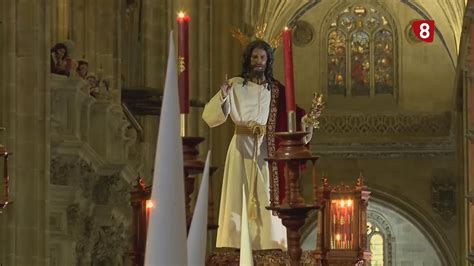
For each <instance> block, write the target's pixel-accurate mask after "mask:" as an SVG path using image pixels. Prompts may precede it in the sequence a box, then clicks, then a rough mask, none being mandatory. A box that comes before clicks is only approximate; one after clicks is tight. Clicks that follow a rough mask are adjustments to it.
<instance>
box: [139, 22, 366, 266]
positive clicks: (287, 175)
mask: <svg viewBox="0 0 474 266" xmlns="http://www.w3.org/2000/svg"><path fill="white" fill-rule="evenodd" d="M177 20H178V26H179V27H178V28H179V31H178V37H179V38H178V40H179V47H178V68H179V76H178V78H179V80H178V82H179V94H180V111H181V137H182V140H183V155H184V173H185V175H184V178H185V195H184V196H185V202H186V221H187V226H188V230H189V226H190V222H191V219H192V213H191V207H190V196H191V194H192V193H193V191H194V181H195V180H194V178H195V176H196V175H198V174H201V173H202V172H203V169H204V162H203V161H201V160H199V158H198V157H199V152H198V149H197V146H198V145H199V144H200V143H201V142H202V141H203V140H204V138H202V137H192V136H188V132H187V123H188V121H187V115H188V114H189V77H188V70H189V68H188V65H189V53H188V29H189V28H188V27H189V16H186V15H185V14H184V13H180V14H179V15H178V19H177ZM265 29H266V24H263V25H259V26H257V27H256V31H255V36H257V37H259V36H260V37H262V36H264V35H263V34H262V32H264V31H265ZM233 36H234V37H236V38H237V39H239V40H240V41H241V42H242V40H243V37H242V36H243V35H242V32H241V31H240V30H234V32H233ZM291 38H292V29H290V28H285V29H284V30H283V32H282V33H281V34H280V35H278V36H277V37H276V38H274V39H272V40H270V41H269V43H271V44H272V46H274V47H275V46H276V45H277V43H278V42H280V41H281V39H283V43H284V59H285V95H286V99H285V100H286V111H287V121H288V131H287V132H276V133H275V137H276V138H279V139H280V140H281V143H280V146H279V148H278V150H276V151H275V152H274V154H273V155H272V156H270V157H269V158H267V159H266V160H267V161H268V162H269V163H283V164H284V165H285V171H284V180H285V182H284V183H285V188H284V199H283V200H282V201H281V202H280V200H278V199H275V195H278V193H279V184H278V180H273V179H272V180H271V184H270V189H271V191H270V195H271V199H270V206H268V207H267V209H268V210H269V211H272V212H273V213H274V214H275V215H277V216H278V217H279V218H280V219H281V220H282V223H283V225H284V226H285V227H286V228H287V239H288V251H287V252H286V253H285V252H280V253H278V252H276V253H275V252H270V253H268V254H270V256H273V258H272V259H270V260H265V258H262V255H260V256H259V255H258V253H254V264H256V265H258V264H260V263H262V262H263V263H265V261H272V262H275V264H276V265H287V264H289V265H324V266H325V265H368V263H369V261H370V252H369V251H368V247H367V227H366V217H367V203H368V198H369V195H370V192H369V191H367V188H366V186H365V185H364V183H363V178H362V177H359V178H358V181H357V184H356V186H355V187H354V188H351V187H349V186H345V185H343V184H341V185H339V186H335V187H331V186H330V185H329V182H328V181H327V178H323V179H322V182H321V185H320V186H318V181H317V177H316V166H315V164H316V162H317V160H318V159H319V156H315V155H313V154H312V153H311V151H310V150H309V149H308V147H307V145H306V143H305V137H307V136H308V134H310V132H309V131H311V132H312V129H313V128H318V125H319V122H318V117H319V116H320V115H321V111H322V110H323V107H324V102H323V100H322V95H321V94H317V93H315V94H314V98H313V104H312V107H311V110H310V112H309V113H308V114H307V115H305V116H304V117H303V119H302V121H301V122H302V126H303V130H302V131H297V130H296V113H295V112H296V105H295V97H294V96H295V94H294V84H293V83H294V81H293V80H294V79H293V62H292V40H291ZM307 130H309V131H307ZM308 161H310V162H311V163H312V165H313V166H312V183H313V199H312V201H311V202H309V203H306V202H305V200H304V198H303V197H302V194H301V187H300V182H301V180H300V179H301V169H302V166H303V165H305V164H306V163H307V162H308ZM214 170H215V168H211V174H212V172H214ZM210 184H211V187H210V191H209V195H210V199H209V207H210V210H209V219H208V221H209V224H208V229H209V230H214V229H216V228H217V226H218V225H217V224H215V223H214V221H215V218H214V216H213V213H214V211H213V199H212V194H213V193H212V182H210ZM150 196H151V187H150V186H146V185H145V184H144V182H143V179H142V178H140V177H139V178H137V183H136V185H135V186H134V189H133V191H132V192H131V202H132V207H133V227H134V228H133V229H134V250H133V252H131V255H132V258H133V263H134V265H137V266H141V265H143V263H144V252H145V243H146V231H147V230H146V229H147V224H148V216H149V211H150V207H152V206H150V204H151V202H150V201H148V200H149V198H150ZM314 210H316V211H317V221H318V222H317V232H318V236H317V243H316V250H313V251H307V252H304V253H303V251H302V248H301V243H300V240H301V232H300V229H301V228H302V227H303V225H304V224H305V222H306V218H307V217H308V214H309V213H310V212H311V211H314ZM234 255H235V256H234ZM219 256H220V255H219V254H218V253H213V254H210V259H208V260H207V264H208V265H223V264H222V263H224V264H226V265H229V264H232V265H233V264H234V263H238V253H233V254H231V255H230V256H229V254H225V255H223V256H224V257H225V256H229V257H230V258H220V257H219ZM232 256H234V257H232ZM264 256H265V255H263V257H264ZM278 257H279V258H278ZM272 265H274V264H272Z"/></svg>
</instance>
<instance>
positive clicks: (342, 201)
mask: <svg viewBox="0 0 474 266" xmlns="http://www.w3.org/2000/svg"><path fill="white" fill-rule="evenodd" d="M344 205H345V201H344V200H341V208H344Z"/></svg>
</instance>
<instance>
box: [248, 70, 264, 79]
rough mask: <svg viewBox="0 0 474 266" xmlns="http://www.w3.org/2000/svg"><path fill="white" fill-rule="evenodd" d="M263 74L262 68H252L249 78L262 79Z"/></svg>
mask: <svg viewBox="0 0 474 266" xmlns="http://www.w3.org/2000/svg"><path fill="white" fill-rule="evenodd" d="M264 74H265V67H262V68H257V67H252V72H251V76H253V77H256V78H263V77H264Z"/></svg>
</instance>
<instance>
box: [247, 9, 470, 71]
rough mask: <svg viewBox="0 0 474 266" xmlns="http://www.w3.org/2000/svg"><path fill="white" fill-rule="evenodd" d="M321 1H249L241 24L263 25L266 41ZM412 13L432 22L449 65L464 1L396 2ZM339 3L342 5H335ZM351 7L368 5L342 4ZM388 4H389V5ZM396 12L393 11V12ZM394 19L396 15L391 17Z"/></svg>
mask: <svg viewBox="0 0 474 266" xmlns="http://www.w3.org/2000/svg"><path fill="white" fill-rule="evenodd" d="M322 1H332V0H300V1H289V0H271V1H270V0H249V1H245V2H244V3H243V5H244V11H245V12H244V14H245V15H244V18H243V19H244V24H245V25H247V26H251V27H252V26H253V27H255V26H256V25H264V24H266V25H267V28H266V29H265V30H264V32H262V34H263V35H264V38H265V39H267V40H270V39H272V38H274V37H275V36H277V35H278V34H279V32H280V31H281V29H282V28H283V27H284V26H286V25H291V24H292V23H294V22H295V21H296V20H297V19H298V18H299V17H301V16H302V15H303V14H304V13H306V12H307V11H308V10H310V9H312V8H318V4H319V3H321V2H322ZM396 1H400V2H401V3H403V4H404V5H407V6H408V7H409V8H410V9H412V10H413V11H414V12H416V13H417V14H418V15H419V17H420V19H432V20H434V21H435V25H436V29H437V35H438V36H439V37H440V38H441V40H442V42H443V45H444V46H445V48H446V49H447V50H448V52H449V54H450V57H451V58H452V60H453V62H456V61H457V60H456V57H457V54H458V49H459V41H460V37H461V28H462V19H463V14H464V7H465V5H466V2H467V0H396ZM339 2H341V3H342V2H343V1H339ZM345 2H347V3H348V4H352V3H358V2H360V3H368V2H371V1H369V0H365V1H345ZM377 2H378V3H380V4H382V5H383V4H384V3H387V4H388V3H389V2H388V1H387V0H385V1H384V0H380V1H377ZM390 2H392V1H390ZM395 12H396V11H395ZM393 16H394V17H396V16H397V14H396V13H395V14H393Z"/></svg>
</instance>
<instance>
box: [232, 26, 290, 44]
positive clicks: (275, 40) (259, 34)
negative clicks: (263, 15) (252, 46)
mask: <svg viewBox="0 0 474 266" xmlns="http://www.w3.org/2000/svg"><path fill="white" fill-rule="evenodd" d="M266 30H267V23H262V24H257V25H255V28H254V29H253V32H252V33H251V34H245V33H244V32H242V30H241V29H239V28H232V29H231V30H230V32H231V34H232V37H234V38H235V39H237V40H238V41H239V42H240V45H242V47H245V46H247V44H249V43H250V42H251V41H254V40H257V39H258V40H263V41H266V42H268V44H270V46H271V47H272V48H273V49H276V48H278V46H280V43H281V40H282V38H283V35H282V33H281V32H280V33H278V34H277V35H275V36H274V37H271V38H269V39H265V32H266Z"/></svg>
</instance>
